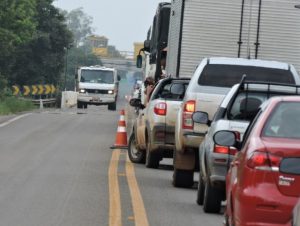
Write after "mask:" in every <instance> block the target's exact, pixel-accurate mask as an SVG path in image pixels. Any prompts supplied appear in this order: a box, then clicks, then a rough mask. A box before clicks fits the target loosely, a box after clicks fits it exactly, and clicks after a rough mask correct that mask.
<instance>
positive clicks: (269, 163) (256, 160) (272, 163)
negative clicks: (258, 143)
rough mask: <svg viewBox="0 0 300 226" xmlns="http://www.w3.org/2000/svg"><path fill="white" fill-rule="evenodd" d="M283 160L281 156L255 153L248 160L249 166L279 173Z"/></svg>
mask: <svg viewBox="0 0 300 226" xmlns="http://www.w3.org/2000/svg"><path fill="white" fill-rule="evenodd" d="M281 159H282V158H281V157H280V156H276V155H272V154H269V153H267V152H261V151H255V152H253V154H252V155H251V157H250V158H249V159H248V160H247V166H248V167H250V168H253V169H258V170H269V171H279V165H280V162H281Z"/></svg>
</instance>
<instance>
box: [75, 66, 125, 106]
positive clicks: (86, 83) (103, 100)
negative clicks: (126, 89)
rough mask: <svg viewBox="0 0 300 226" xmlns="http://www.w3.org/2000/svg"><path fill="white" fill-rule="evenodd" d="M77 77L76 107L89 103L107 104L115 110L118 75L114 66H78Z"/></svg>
mask: <svg viewBox="0 0 300 226" xmlns="http://www.w3.org/2000/svg"><path fill="white" fill-rule="evenodd" d="M76 78H77V90H78V98H77V108H87V106H88V105H89V104H90V105H107V106H108V110H113V111H114V110H116V103H117V96H118V87H119V80H120V78H119V76H118V75H117V70H116V69H114V68H106V67H102V66H90V67H80V68H79V69H78V73H77V75H76Z"/></svg>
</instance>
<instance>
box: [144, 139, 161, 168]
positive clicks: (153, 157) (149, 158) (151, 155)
mask: <svg viewBox="0 0 300 226" xmlns="http://www.w3.org/2000/svg"><path fill="white" fill-rule="evenodd" d="M150 150H151V141H150V140H148V141H147V146H146V167H147V168H152V169H157V168H158V167H159V161H160V158H159V155H158V153H156V152H153V151H150Z"/></svg>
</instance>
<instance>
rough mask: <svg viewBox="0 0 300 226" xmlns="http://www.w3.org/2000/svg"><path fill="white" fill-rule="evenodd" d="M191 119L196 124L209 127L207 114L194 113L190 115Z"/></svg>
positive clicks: (201, 112)
mask: <svg viewBox="0 0 300 226" xmlns="http://www.w3.org/2000/svg"><path fill="white" fill-rule="evenodd" d="M192 119H193V121H194V122H196V123H200V124H204V125H208V126H210V124H211V121H210V120H209V117H208V113H207V112H203V111H196V112H194V113H193V115H192Z"/></svg>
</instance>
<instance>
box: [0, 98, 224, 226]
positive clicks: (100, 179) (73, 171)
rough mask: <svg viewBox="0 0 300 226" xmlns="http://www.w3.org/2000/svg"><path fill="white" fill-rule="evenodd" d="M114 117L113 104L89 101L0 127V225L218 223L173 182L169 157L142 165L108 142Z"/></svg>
mask: <svg viewBox="0 0 300 226" xmlns="http://www.w3.org/2000/svg"><path fill="white" fill-rule="evenodd" d="M124 104H125V102H124V99H123V98H120V99H119V103H118V109H121V108H122V106H124ZM118 119H119V112H118V111H116V112H112V111H108V110H107V108H106V107H104V106H100V107H96V106H89V108H88V109H84V110H82V109H80V110H77V109H70V110H49V111H47V110H44V111H42V112H41V113H39V112H33V113H32V114H30V115H27V116H25V117H23V118H20V119H18V120H16V121H12V122H11V123H10V124H7V125H5V126H3V127H0V181H1V182H0V219H1V220H0V226H1V225H3V226H10V225H11V226H15V225H21V226H27V225H28V226H33V225H43V226H48V225H49V226H53V225H55V226H56V225H60V226H69V225H70V226H71V225H72V226H77V225H78V226H82V225H84V226H86V225H91V226H94V225H95V226H98V225H100V226H148V225H149V226H165V225H174V226H182V225H189V226H193V225H195V226H196V225H197V226H199V225H200V226H201V225H203V226H210V225H214V226H216V225H221V222H222V215H221V214H210V215H208V214H204V213H203V211H202V208H201V207H199V206H197V205H196V203H195V198H196V190H195V188H194V189H178V188H173V186H172V184H171V176H172V167H171V161H170V160H167V161H164V165H163V166H162V167H161V168H160V169H158V170H150V169H146V168H145V166H143V165H133V164H131V163H130V162H129V161H128V159H127V153H126V150H118V149H116V150H112V149H110V147H111V145H112V144H113V143H114V141H115V133H116V130H117V122H118ZM5 120H6V121H7V119H3V118H2V117H0V123H3V121H5ZM118 209H119V210H120V212H119V211H118ZM116 220H117V221H116ZM114 222H119V223H118V224H114Z"/></svg>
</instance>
